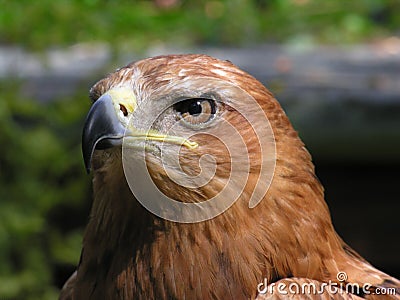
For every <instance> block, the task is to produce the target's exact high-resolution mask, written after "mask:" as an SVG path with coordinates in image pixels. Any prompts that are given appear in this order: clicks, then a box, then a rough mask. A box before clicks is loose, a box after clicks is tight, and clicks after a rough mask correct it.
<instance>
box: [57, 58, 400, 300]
mask: <svg viewBox="0 0 400 300" xmlns="http://www.w3.org/2000/svg"><path fill="white" fill-rule="evenodd" d="M90 97H91V99H92V100H93V105H92V107H91V109H90V111H89V113H88V116H87V119H86V123H85V127H84V131H83V139H82V142H83V145H82V147H83V156H84V161H85V164H86V168H87V170H88V171H89V172H92V174H93V192H94V196H93V197H94V199H93V205H92V209H91V213H90V219H89V221H88V225H87V228H86V231H85V233H84V238H83V247H82V253H81V258H80V262H79V265H78V267H77V270H76V272H75V273H74V274H73V275H72V276H71V277H70V279H69V280H68V281H67V282H66V284H65V285H64V288H63V289H62V291H61V296H60V299H286V298H295V299H303V298H304V299H364V298H365V299H386V298H389V299H396V297H397V299H399V293H400V290H399V288H400V282H399V280H397V279H395V278H393V277H391V276H389V275H387V274H385V273H383V272H381V271H379V270H377V269H376V268H374V267H373V266H372V265H370V264H369V263H368V262H367V261H365V260H364V259H363V258H362V257H361V256H360V255H358V254H357V253H356V252H355V251H354V250H352V249H351V248H350V247H349V246H348V245H347V244H346V243H345V242H343V241H342V239H341V238H340V237H339V236H338V234H337V233H336V232H335V230H334V227H333V225H332V222H331V217H330V213H329V210H328V207H327V205H326V203H325V201H324V192H323V187H322V186H321V183H320V182H319V181H318V179H317V177H316V176H315V173H314V166H313V163H312V161H311V156H310V154H309V153H308V151H307V150H306V148H305V146H304V144H303V142H302V141H301V140H300V138H299V136H298V134H297V132H296V131H295V130H294V129H293V127H292V125H291V123H290V121H289V119H288V117H287V116H286V115H285V113H284V111H283V110H282V108H281V106H280V105H279V103H278V102H277V100H276V99H275V98H274V96H273V95H272V94H271V92H270V91H269V90H268V89H267V88H266V87H264V86H263V85H262V84H261V83H260V82H258V81H257V80H256V79H255V78H253V77H252V76H251V75H249V74H247V73H246V72H244V71H242V70H240V69H239V68H238V67H236V66H235V65H234V64H232V63H231V62H229V61H222V60H218V59H215V58H212V57H209V56H206V55H195V54H190V55H167V56H158V57H153V58H148V59H144V60H141V61H138V62H135V63H131V64H129V65H127V66H125V67H122V68H120V69H118V70H116V71H115V72H113V73H111V74H109V75H108V76H107V77H106V78H104V79H102V80H100V81H99V82H97V83H96V84H95V85H94V86H93V87H92V89H91V91H90ZM252 101H253V102H252ZM143 165H144V166H145V167H144V168H143ZM132 166H133V167H132ZM203 171H204V172H203ZM146 172H147V175H149V176H148V178H147V177H146V176H147V175H146V174H144V173H146ZM210 174H211V175H210ZM204 178H206V180H203V179H204ZM202 180H203V181H202ZM148 181H150V183H149V182H148ZM155 190H157V191H158V192H159V194H157V191H156V192H155ZM157 195H158V196H157ZM160 195H161V196H160ZM156 198H157V199H156ZM171 199H172V200H173V201H172V200H171ZM212 200H213V201H212ZM214 200H215V201H214ZM209 201H212V202H209ZM252 201H253V202H252ZM210 203H211V204H210ZM206 204H207V205H208V206H204V205H206ZM307 284H308V289H309V288H310V286H311V287H312V289H311V290H308V291H307V289H306V290H304V289H303V290H302V289H301V288H302V287H303V286H304V285H307ZM349 285H351V286H358V287H359V289H348V286H349ZM332 286H333V287H332ZM313 289H314V290H313ZM382 294H386V295H382Z"/></svg>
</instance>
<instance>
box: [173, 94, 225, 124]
mask: <svg viewBox="0 0 400 300" xmlns="http://www.w3.org/2000/svg"><path fill="white" fill-rule="evenodd" d="M173 107H174V110H175V111H176V112H177V113H178V116H179V118H180V119H182V120H183V121H184V122H186V123H188V124H189V125H194V126H196V125H202V124H206V123H208V122H210V121H211V120H212V119H214V117H215V115H216V113H217V104H216V101H215V100H212V99H206V98H192V99H186V100H182V101H180V102H178V103H175V104H174V106H173Z"/></svg>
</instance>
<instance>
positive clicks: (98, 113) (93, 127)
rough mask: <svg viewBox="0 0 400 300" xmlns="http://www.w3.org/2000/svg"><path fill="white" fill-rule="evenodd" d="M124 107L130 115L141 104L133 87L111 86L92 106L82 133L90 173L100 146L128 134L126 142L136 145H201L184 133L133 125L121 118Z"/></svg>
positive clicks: (116, 143) (114, 143) (119, 142)
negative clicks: (138, 103)
mask: <svg viewBox="0 0 400 300" xmlns="http://www.w3.org/2000/svg"><path fill="white" fill-rule="evenodd" d="M121 107H123V108H124V116H126V118H128V116H130V115H131V114H132V113H133V112H134V111H135V109H136V107H137V102H136V98H135V95H134V94H133V92H132V90H131V89H129V88H114V89H111V90H109V91H108V92H107V93H105V94H103V95H102V96H101V97H100V98H99V99H98V100H97V101H96V102H95V103H94V104H93V105H92V107H91V108H90V110H89V113H88V115H87V117H86V121H85V125H84V127H83V133H82V153H83V160H84V162H85V167H86V171H87V172H88V173H90V170H91V161H92V156H93V152H94V151H95V150H96V149H100V150H101V149H107V148H111V147H115V146H121V145H122V142H123V139H124V138H126V140H125V141H126V144H127V145H128V146H132V147H134V146H135V145H138V142H139V143H140V141H143V140H145V141H147V140H148V141H153V142H160V143H164V142H165V143H170V144H176V145H183V146H185V147H187V148H189V149H194V148H196V147H197V146H198V144H197V143H196V142H194V141H190V140H188V139H186V138H184V137H179V136H171V135H166V134H162V133H159V132H156V131H154V130H148V131H141V130H138V129H137V128H134V127H133V126H132V125H129V121H127V120H125V121H121V120H122V119H120V117H121V116H119V115H118V114H120V108H121ZM121 118H123V117H121ZM124 124H126V125H124ZM127 126H128V127H129V128H127Z"/></svg>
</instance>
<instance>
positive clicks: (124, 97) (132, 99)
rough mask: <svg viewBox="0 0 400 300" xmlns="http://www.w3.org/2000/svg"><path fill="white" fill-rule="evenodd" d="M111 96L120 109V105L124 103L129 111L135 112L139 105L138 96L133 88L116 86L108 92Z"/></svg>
mask: <svg viewBox="0 0 400 300" xmlns="http://www.w3.org/2000/svg"><path fill="white" fill-rule="evenodd" d="M107 94H109V95H110V96H111V98H112V99H113V102H114V106H115V107H116V109H119V105H120V104H122V105H123V106H125V108H126V109H127V110H128V112H129V113H133V112H134V111H135V109H136V107H137V102H136V96H135V94H134V93H133V91H132V89H131V88H128V87H116V88H113V89H111V90H109V91H108V92H107Z"/></svg>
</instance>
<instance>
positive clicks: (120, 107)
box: [119, 104, 128, 117]
mask: <svg viewBox="0 0 400 300" xmlns="http://www.w3.org/2000/svg"><path fill="white" fill-rule="evenodd" d="M119 109H120V111H122V113H123V114H124V116H125V117H126V116H127V115H128V110H127V109H126V107H125V105H123V104H120V105H119Z"/></svg>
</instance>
